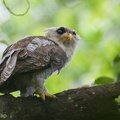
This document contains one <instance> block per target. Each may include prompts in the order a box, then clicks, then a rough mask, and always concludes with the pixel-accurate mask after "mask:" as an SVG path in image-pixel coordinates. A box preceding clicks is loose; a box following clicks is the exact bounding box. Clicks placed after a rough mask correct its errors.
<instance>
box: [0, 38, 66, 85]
mask: <svg viewBox="0 0 120 120" xmlns="http://www.w3.org/2000/svg"><path fill="white" fill-rule="evenodd" d="M65 61H66V54H65V52H64V51H63V50H62V49H61V48H60V47H59V46H58V45H57V44H56V43H55V42H53V41H52V40H50V39H48V38H46V37H42V36H29V37H26V38H24V39H22V40H20V41H18V42H17V43H15V44H13V45H11V46H10V47H9V48H7V49H6V50H5V52H4V55H3V57H2V60H1V62H0V83H3V82H4V81H6V80H7V79H8V78H10V77H12V76H14V75H15V74H20V73H23V72H24V73H25V72H30V71H35V70H41V71H42V70H44V69H46V68H48V67H52V68H53V69H54V70H60V69H61V68H62V67H63V66H64V64H65Z"/></svg>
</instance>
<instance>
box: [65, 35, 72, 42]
mask: <svg viewBox="0 0 120 120" xmlns="http://www.w3.org/2000/svg"><path fill="white" fill-rule="evenodd" d="M65 38H66V40H67V41H71V40H72V39H73V36H72V34H71V33H68V34H67V35H66V36H65Z"/></svg>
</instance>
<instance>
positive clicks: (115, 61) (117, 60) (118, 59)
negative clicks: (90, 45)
mask: <svg viewBox="0 0 120 120" xmlns="http://www.w3.org/2000/svg"><path fill="white" fill-rule="evenodd" d="M118 62H120V54H118V55H117V56H116V57H115V58H114V60H113V64H115V63H118Z"/></svg>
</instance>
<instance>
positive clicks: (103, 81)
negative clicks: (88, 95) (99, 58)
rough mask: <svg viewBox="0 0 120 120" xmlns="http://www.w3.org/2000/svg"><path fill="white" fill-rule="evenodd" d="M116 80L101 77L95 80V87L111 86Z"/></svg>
mask: <svg viewBox="0 0 120 120" xmlns="http://www.w3.org/2000/svg"><path fill="white" fill-rule="evenodd" d="M114 82H115V80H114V79H113V78H109V77H99V78H97V79H96V80H95V82H94V85H104V84H110V83H114Z"/></svg>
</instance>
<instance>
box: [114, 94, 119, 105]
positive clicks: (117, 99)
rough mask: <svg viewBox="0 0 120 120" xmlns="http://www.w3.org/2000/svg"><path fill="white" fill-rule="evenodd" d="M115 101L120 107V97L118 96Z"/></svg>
mask: <svg viewBox="0 0 120 120" xmlns="http://www.w3.org/2000/svg"><path fill="white" fill-rule="evenodd" d="M115 101H116V102H117V103H118V105H120V96H118V97H117V98H115Z"/></svg>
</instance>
